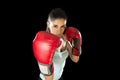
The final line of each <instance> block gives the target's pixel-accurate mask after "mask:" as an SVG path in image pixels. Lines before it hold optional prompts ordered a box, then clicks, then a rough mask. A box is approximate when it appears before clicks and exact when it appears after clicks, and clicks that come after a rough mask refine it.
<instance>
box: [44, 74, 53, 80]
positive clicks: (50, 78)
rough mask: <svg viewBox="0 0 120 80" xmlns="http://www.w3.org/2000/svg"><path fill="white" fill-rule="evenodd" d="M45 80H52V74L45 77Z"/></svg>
mask: <svg viewBox="0 0 120 80" xmlns="http://www.w3.org/2000/svg"><path fill="white" fill-rule="evenodd" d="M45 80H53V74H52V75H49V76H45Z"/></svg>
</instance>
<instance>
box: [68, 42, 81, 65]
mask: <svg viewBox="0 0 120 80" xmlns="http://www.w3.org/2000/svg"><path fill="white" fill-rule="evenodd" d="M67 48H68V53H69V56H70V59H71V60H72V61H73V62H75V63H77V62H78V61H79V59H80V57H79V56H75V55H73V54H72V46H71V44H70V43H69V41H68V42H67Z"/></svg>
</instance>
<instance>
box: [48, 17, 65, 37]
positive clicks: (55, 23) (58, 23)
mask: <svg viewBox="0 0 120 80" xmlns="http://www.w3.org/2000/svg"><path fill="white" fill-rule="evenodd" d="M47 26H48V28H49V29H50V32H51V33H52V34H54V35H56V36H58V37H61V36H62V35H63V32H64V30H65V28H66V20H65V19H55V20H52V21H49V23H47Z"/></svg>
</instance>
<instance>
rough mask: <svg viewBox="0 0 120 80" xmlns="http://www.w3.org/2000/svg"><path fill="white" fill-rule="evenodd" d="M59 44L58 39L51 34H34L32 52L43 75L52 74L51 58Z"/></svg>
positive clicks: (42, 32) (43, 32)
mask: <svg viewBox="0 0 120 80" xmlns="http://www.w3.org/2000/svg"><path fill="white" fill-rule="evenodd" d="M60 44H61V41H60V38H59V37H57V36H55V35H53V34H51V33H48V32H45V31H40V32H38V33H37V34H36V37H35V39H34V40H33V52H34V56H35V58H36V60H37V61H38V62H39V64H40V65H39V66H40V69H41V72H42V73H43V74H46V75H51V74H52V73H53V69H54V68H53V63H52V57H53V55H54V52H55V50H56V48H58V47H59V46H60Z"/></svg>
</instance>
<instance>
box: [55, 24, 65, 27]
mask: <svg viewBox="0 0 120 80" xmlns="http://www.w3.org/2000/svg"><path fill="white" fill-rule="evenodd" d="M53 25H54V26H58V25H56V24H53ZM64 26H65V27H66V25H65V24H64V25H62V26H60V27H64Z"/></svg>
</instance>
